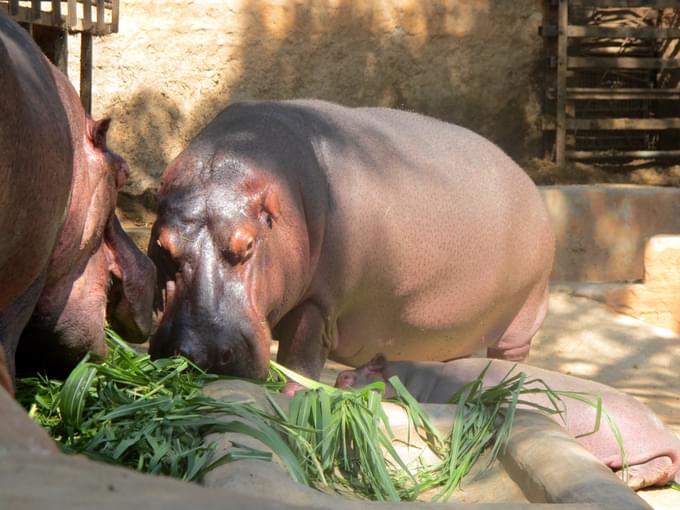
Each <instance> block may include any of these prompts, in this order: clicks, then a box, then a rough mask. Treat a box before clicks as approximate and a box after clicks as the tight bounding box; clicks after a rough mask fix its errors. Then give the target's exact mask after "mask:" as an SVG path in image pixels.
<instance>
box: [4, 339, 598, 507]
mask: <svg viewBox="0 0 680 510" xmlns="http://www.w3.org/2000/svg"><path fill="white" fill-rule="evenodd" d="M106 337H107V342H108V346H109V355H108V357H107V358H106V359H105V360H96V361H97V362H96V363H95V362H94V360H90V359H89V358H87V357H86V358H85V359H83V361H82V362H81V363H80V364H79V365H78V366H77V367H76V368H75V369H74V371H73V372H72V373H71V375H70V376H69V377H68V378H67V380H66V381H64V382H60V381H55V380H49V379H46V378H44V377H34V378H27V379H21V380H19V381H18V384H17V388H18V391H17V399H18V400H19V401H20V402H21V403H22V404H23V405H24V406H25V407H26V408H27V409H28V411H29V414H30V415H31V416H32V417H33V418H34V419H35V420H36V421H37V422H38V423H40V424H41V425H43V426H44V427H45V428H47V430H48V431H49V433H50V435H51V436H52V437H53V438H54V439H55V440H56V441H57V442H58V444H59V445H60V446H61V448H62V449H63V450H64V451H66V452H69V453H82V454H85V455H87V456H89V457H91V458H93V459H96V460H99V461H103V462H108V463H114V464H120V465H123V466H127V467H130V468H133V469H137V470H139V471H143V472H147V473H153V474H162V475H169V476H173V477H176V478H180V479H183V480H190V481H198V480H200V479H201V477H202V476H203V475H204V474H205V473H207V472H208V471H210V470H212V469H214V468H215V467H217V466H220V465H222V464H224V463H226V462H232V461H236V460H239V459H244V458H249V459H259V460H271V458H272V453H273V454H274V455H276V456H278V457H279V458H280V459H281V460H282V462H283V464H284V465H285V466H286V469H287V470H288V472H289V474H290V476H291V478H292V479H293V480H295V481H297V482H299V483H302V484H306V485H309V486H312V487H316V488H318V489H320V490H323V491H326V492H329V491H332V492H338V493H341V494H347V493H352V494H355V495H359V496H361V497H365V498H368V499H377V500H390V501H397V500H409V501H410V500H414V499H416V498H417V497H418V495H419V494H421V493H422V492H424V491H429V490H431V489H433V488H438V492H437V493H436V495H435V496H434V499H435V500H441V501H445V500H447V499H448V498H449V497H450V496H451V494H452V493H453V491H454V490H455V489H456V488H457V487H458V486H459V485H460V483H461V481H462V480H463V478H464V476H465V475H466V474H468V473H469V471H470V469H471V468H472V466H473V465H474V464H475V462H477V461H478V460H479V458H480V456H481V454H482V452H484V451H485V450H486V449H489V448H490V449H491V454H490V457H489V458H490V461H489V462H491V461H492V460H493V459H495V458H496V456H497V455H498V454H499V453H501V452H502V451H503V449H504V447H505V443H506V441H507V438H508V437H509V434H510V431H511V428H512V421H513V418H514V414H515V410H516V406H517V405H518V404H519V403H526V402H525V401H524V400H523V399H522V395H523V394H525V393H527V392H538V391H542V392H544V393H546V394H547V395H548V398H549V401H550V402H551V407H540V410H541V411H543V412H545V413H548V414H554V413H562V412H563V406H562V405H561V400H560V397H561V395H560V392H554V391H552V390H551V389H550V388H548V387H547V386H546V385H545V384H543V383H542V381H537V380H527V379H526V375H525V374H524V373H518V374H515V375H513V376H510V374H508V375H507V376H506V377H505V378H504V379H503V381H501V383H499V384H498V385H496V386H493V387H490V388H483V385H482V378H483V376H484V372H482V374H480V376H479V378H478V379H476V380H474V381H472V382H471V383H470V384H468V385H466V386H465V387H464V388H462V389H461V390H460V391H459V392H458V393H457V394H456V395H454V396H453V397H452V402H453V403H456V404H457V405H458V411H457V414H456V417H455V420H454V426H453V428H452V430H451V431H450V433H448V434H442V433H441V431H439V430H437V428H436V427H435V426H434V425H433V423H432V421H431V420H430V418H429V417H428V415H427V414H426V413H425V412H424V411H423V409H422V407H421V406H420V404H418V402H416V401H415V399H414V398H413V397H412V396H411V395H410V394H409V393H408V391H407V390H406V389H405V388H404V387H403V386H402V385H401V383H400V382H399V380H398V379H396V378H392V379H391V380H390V383H391V384H392V385H393V386H394V388H395V390H396V392H397V398H396V402H397V403H398V404H399V405H401V406H402V407H403V408H404V409H405V411H406V413H407V414H408V415H409V417H410V419H411V420H412V422H413V424H414V428H415V430H416V433H417V434H419V435H420V436H421V438H422V439H424V440H425V442H426V443H427V445H428V446H429V448H430V449H431V450H432V451H433V452H434V453H435V454H436V456H437V457H438V459H439V461H438V462H436V463H434V464H429V465H428V464H425V463H417V466H416V467H413V466H412V465H411V466H407V465H406V464H405V462H404V461H403V460H402V459H401V458H400V456H399V454H398V452H397V449H396V448H395V447H394V442H395V440H396V438H395V437H394V434H393V432H392V430H391V428H390V423H389V419H388V417H387V415H386V414H385V412H384V410H383V408H382V405H381V401H382V398H383V395H384V384H383V383H380V382H379V383H374V384H371V385H369V386H366V387H365V388H362V389H359V390H345V389H339V388H334V387H331V386H327V385H324V384H321V383H318V382H315V381H310V380H307V379H304V378H302V377H301V376H299V375H297V374H294V373H291V372H290V371H288V370H287V369H286V368H285V367H282V366H280V365H277V364H276V363H274V362H272V369H271V371H270V377H269V379H268V381H267V382H266V383H265V387H266V388H267V390H268V391H276V390H279V389H281V387H282V386H283V384H284V381H285V378H286V377H290V378H293V379H295V380H296V381H298V382H300V383H301V384H303V385H304V386H306V387H307V388H309V389H308V390H306V391H301V392H298V393H297V394H296V395H295V396H294V397H293V398H292V399H291V401H290V405H289V407H288V409H287V410H284V409H282V408H281V407H280V406H278V405H277V404H276V402H275V400H274V399H273V398H271V397H270V398H269V403H270V405H271V406H272V408H273V409H274V412H273V413H270V414H268V413H266V412H265V411H263V410H261V409H259V408H258V407H257V406H256V405H255V403H254V402H253V401H252V400H241V401H222V400H216V399H213V398H210V397H207V396H205V395H203V394H202V388H203V387H204V386H205V385H206V384H207V383H210V382H213V381H215V380H218V379H220V377H219V376H215V375H211V374H207V373H205V372H204V371H202V370H200V369H199V368H198V367H196V366H195V365H193V364H192V363H191V362H190V361H188V360H186V359H184V358H173V359H161V360H151V359H150V358H149V356H148V355H147V354H140V353H138V352H136V351H135V350H133V349H132V348H130V347H129V346H128V345H127V344H126V343H125V342H124V341H123V340H122V339H120V337H118V335H116V334H115V333H114V332H113V331H111V330H107V332H106ZM536 383H538V385H539V386H540V387H538V388H537V387H536ZM566 396H569V397H570V398H579V399H585V400H589V401H590V402H591V405H594V406H595V407H597V409H598V421H597V424H596V427H599V416H600V414H601V413H602V412H603V411H602V409H601V402H599V403H598V401H597V400H595V401H593V399H591V398H587V397H586V396H583V395H579V394H575V395H566ZM529 405H533V404H529ZM533 406H534V407H539V406H536V405H533ZM213 432H236V433H241V434H245V435H248V436H251V437H253V438H255V439H257V440H258V441H260V443H262V444H263V447H262V449H256V448H251V447H247V446H245V445H242V444H233V448H231V449H230V450H229V451H228V452H227V453H221V452H218V451H217V449H216V445H215V444H214V443H208V442H206V441H204V439H203V438H204V437H205V436H206V435H208V434H210V433H213Z"/></svg>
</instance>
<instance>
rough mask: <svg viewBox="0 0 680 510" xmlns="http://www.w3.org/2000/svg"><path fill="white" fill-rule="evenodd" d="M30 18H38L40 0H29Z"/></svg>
mask: <svg viewBox="0 0 680 510" xmlns="http://www.w3.org/2000/svg"><path fill="white" fill-rule="evenodd" d="M31 19H32V20H34V19H40V0H31Z"/></svg>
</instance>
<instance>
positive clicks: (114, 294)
mask: <svg viewBox="0 0 680 510" xmlns="http://www.w3.org/2000/svg"><path fill="white" fill-rule="evenodd" d="M104 247H105V250H106V259H107V262H108V269H109V272H110V273H111V275H112V276H113V285H112V289H111V291H110V292H109V303H108V307H107V308H108V309H107V312H108V316H109V322H110V323H111V325H112V326H113V327H114V329H116V331H118V333H120V334H121V335H123V337H124V338H125V339H126V340H128V341H131V342H143V341H144V340H146V338H147V336H148V335H149V333H150V331H151V326H152V312H153V305H154V291H155V285H154V283H155V280H156V268H155V267H154V265H153V263H152V262H151V260H150V259H149V258H148V257H146V256H145V255H144V254H143V253H142V251H141V250H140V249H139V248H137V246H135V244H134V243H133V242H132V239H130V238H129V237H128V235H127V234H126V233H125V231H124V230H123V227H121V225H120V222H119V221H118V218H117V217H116V216H115V215H113V216H112V217H111V220H110V221H109V223H108V224H107V226H106V231H105V233H104Z"/></svg>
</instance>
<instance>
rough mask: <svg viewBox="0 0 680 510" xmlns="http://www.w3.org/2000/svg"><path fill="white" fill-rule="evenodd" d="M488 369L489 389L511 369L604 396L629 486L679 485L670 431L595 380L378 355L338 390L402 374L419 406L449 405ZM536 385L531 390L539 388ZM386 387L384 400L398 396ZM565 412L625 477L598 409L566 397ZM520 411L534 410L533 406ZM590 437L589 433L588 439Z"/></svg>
mask: <svg viewBox="0 0 680 510" xmlns="http://www.w3.org/2000/svg"><path fill="white" fill-rule="evenodd" d="M487 364H490V365H489V368H488V370H487V371H486V373H485V375H484V386H485V387H486V386H494V385H496V384H498V383H499V382H501V380H502V379H503V378H504V377H505V376H506V375H507V374H508V373H509V372H511V371H512V375H514V374H516V373H519V372H524V373H525V374H526V375H527V381H529V380H532V379H540V380H541V381H543V382H544V383H545V384H546V385H548V386H549V387H550V388H551V389H552V390H555V391H569V392H579V393H585V394H587V396H588V397H590V396H592V397H593V400H595V398H596V397H601V398H602V404H603V408H604V410H605V411H606V412H607V413H608V414H609V416H610V417H611V418H612V420H613V421H614V423H615V424H616V426H618V428H619V430H620V432H621V437H622V438H623V448H624V455H625V461H626V462H627V464H628V467H629V468H628V477H627V480H626V483H627V484H628V486H629V487H631V488H633V489H635V490H637V489H641V488H643V487H648V486H662V485H665V484H666V483H668V482H669V481H671V480H675V481H676V482H680V473H679V472H678V471H679V470H680V439H678V438H677V437H676V436H675V434H673V433H672V432H671V431H670V430H668V429H667V428H666V427H665V426H664V425H663V423H661V421H660V420H659V418H658V417H657V416H656V415H655V414H654V413H653V412H652V411H651V410H650V409H649V408H647V407H646V406H645V405H643V404H642V403H641V402H639V401H638V400H636V399H634V398H633V397H630V396H628V395H626V394H624V393H622V392H621V391H618V390H616V389H614V388H612V387H610V386H606V385H604V384H600V383H597V382H594V381H588V380H585V379H579V378H578V377H572V376H568V375H563V374H560V373H557V372H553V371H550V370H543V369H540V368H536V367H532V366H530V365H525V364H522V363H513V362H510V361H504V360H489V359H484V358H467V359H459V360H454V361H449V362H446V363H442V362H419V361H387V360H386V359H385V357H384V356H382V355H378V356H376V357H374V358H373V359H372V360H371V361H370V362H369V363H368V364H367V365H364V366H362V367H359V368H357V369H354V370H345V371H343V372H340V374H339V375H338V378H337V381H336V383H335V385H336V386H337V387H339V388H349V387H353V388H360V387H362V386H365V385H367V384H370V383H372V382H376V381H385V382H386V381H387V380H388V379H389V378H390V377H392V376H395V375H396V376H397V377H398V378H399V380H400V381H401V382H402V384H403V385H404V386H405V387H406V388H407V389H408V390H409V392H410V393H411V394H412V395H413V396H414V397H415V398H416V400H418V402H427V403H437V404H443V403H447V402H448V400H449V398H450V397H451V396H452V395H453V394H454V393H455V392H456V391H457V390H458V389H460V388H461V387H462V386H463V385H465V384H466V383H468V382H470V381H472V380H474V379H476V378H477V377H478V376H479V375H480V373H481V372H482V370H484V368H485V367H486V366H487ZM540 386H542V385H540V383H533V384H531V385H530V386H529V387H530V388H537V387H540ZM394 394H395V393H394V389H393V388H392V386H391V385H390V384H389V383H387V384H386V385H385V396H386V397H387V398H391V397H393V396H394ZM522 398H523V399H524V400H526V401H530V402H533V403H536V404H539V405H541V406H545V407H548V408H552V407H553V406H552V405H551V403H550V401H549V400H548V399H547V398H546V397H545V396H544V395H543V394H542V393H535V394H525V395H523V396H522ZM562 402H563V404H564V407H565V408H566V413H564V416H563V417H561V416H560V415H558V414H554V415H551V417H552V418H553V419H554V420H555V421H557V422H558V423H560V425H562V426H564V427H565V428H566V429H567V431H568V432H569V433H570V434H571V435H572V436H574V437H575V438H576V440H577V441H578V442H579V443H581V444H582V445H583V446H585V447H586V448H587V449H588V450H589V451H590V452H591V453H593V454H594V455H595V456H596V457H597V458H598V459H600V460H601V461H602V462H604V463H605V464H606V465H607V466H609V467H610V468H611V469H613V470H615V471H617V474H618V475H619V476H622V471H621V470H622V467H623V466H622V462H621V455H620V450H619V445H618V444H617V442H616V440H615V438H614V436H613V434H612V431H611V429H610V427H609V425H608V424H607V422H606V420H604V419H603V420H602V423H601V425H600V428H599V430H598V431H597V432H595V433H593V434H589V433H590V432H592V431H593V429H594V425H595V418H596V409H595V408H594V407H592V406H589V405H588V404H586V403H584V402H581V401H579V400H576V399H573V398H569V397H566V396H564V397H562ZM519 407H523V408H531V407H530V406H528V405H526V404H525V405H521V404H520V406H519ZM584 434H586V435H584Z"/></svg>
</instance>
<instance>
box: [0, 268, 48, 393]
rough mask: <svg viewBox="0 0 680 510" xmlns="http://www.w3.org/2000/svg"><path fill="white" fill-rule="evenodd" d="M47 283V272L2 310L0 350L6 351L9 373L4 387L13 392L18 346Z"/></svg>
mask: <svg viewBox="0 0 680 510" xmlns="http://www.w3.org/2000/svg"><path fill="white" fill-rule="evenodd" d="M44 283H45V272H43V273H42V274H41V275H40V276H39V277H38V278H37V279H36V280H35V281H34V282H33V283H32V284H31V285H30V287H28V289H26V290H25V291H24V293H23V294H21V295H20V296H19V297H18V299H17V300H16V301H14V302H13V303H12V304H11V305H9V306H8V307H6V308H5V309H4V310H0V349H3V350H4V353H3V355H4V358H5V360H4V361H5V364H6V367H3V368H1V369H0V370H2V371H3V372H4V368H6V369H7V372H8V373H5V374H3V377H4V378H6V379H9V380H8V381H7V380H3V381H2V385H3V386H5V387H7V389H8V391H10V392H11V386H12V385H13V381H14V378H15V375H16V368H15V367H16V365H15V360H14V358H15V356H16V350H17V344H18V343H19V338H20V337H21V332H22V331H23V329H24V327H25V326H26V324H27V323H28V320H29V319H30V317H31V314H32V313H33V308H35V304H36V303H37V302H38V299H39V297H40V291H41V290H42V288H43V285H44Z"/></svg>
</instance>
